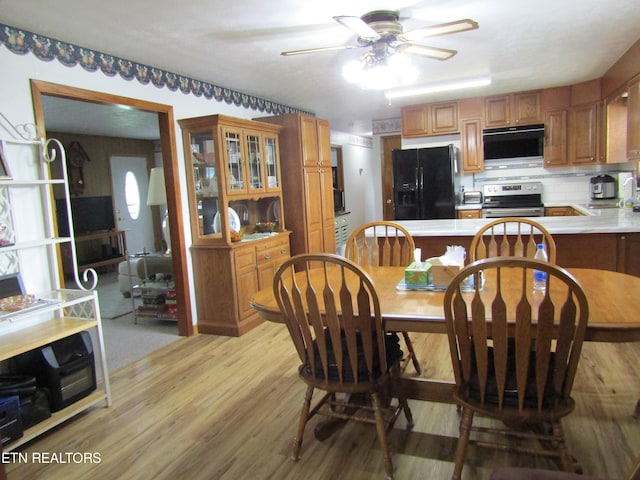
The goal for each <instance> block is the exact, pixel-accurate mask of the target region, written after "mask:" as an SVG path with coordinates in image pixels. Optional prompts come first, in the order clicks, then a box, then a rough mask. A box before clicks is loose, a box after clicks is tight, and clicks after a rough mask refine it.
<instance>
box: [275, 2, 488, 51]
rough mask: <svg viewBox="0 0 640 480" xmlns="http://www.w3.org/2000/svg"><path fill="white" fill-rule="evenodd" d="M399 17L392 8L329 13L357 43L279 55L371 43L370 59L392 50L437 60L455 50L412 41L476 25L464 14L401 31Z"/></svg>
mask: <svg viewBox="0 0 640 480" xmlns="http://www.w3.org/2000/svg"><path fill="white" fill-rule="evenodd" d="M399 18H400V17H399V14H398V12H396V11H392V10H376V11H373V12H369V13H366V14H364V15H363V16H362V17H353V16H337V17H333V19H334V20H336V21H337V22H338V23H340V24H342V25H344V26H345V27H347V28H349V29H350V30H352V31H353V32H355V33H356V34H357V35H358V39H357V44H353V45H337V46H333V47H319V48H307V49H303V50H290V51H287V52H282V53H281V55H284V56H290V55H301V54H306V53H316V52H326V51H332V50H350V49H353V48H362V47H371V51H370V53H369V54H367V56H369V57H370V58H371V60H370V61H375V60H376V59H380V58H385V57H388V56H390V55H392V54H393V53H407V54H411V55H419V56H423V57H429V58H435V59H437V60H447V59H449V58H451V57H453V56H454V55H455V54H456V53H458V52H457V50H450V49H447V48H438V47H429V46H426V45H419V44H416V43H413V42H414V41H416V40H421V39H424V38H429V37H435V36H439V35H448V34H451V33H458V32H465V31H467V30H475V29H476V28H478V23H477V22H475V21H474V20H470V19H468V18H467V19H464V20H457V21H455V22H449V23H441V24H438V25H432V26H429V27H422V28H418V29H415V30H410V31H408V32H403V28H402V24H401V23H400V22H399Z"/></svg>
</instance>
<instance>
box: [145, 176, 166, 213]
mask: <svg viewBox="0 0 640 480" xmlns="http://www.w3.org/2000/svg"><path fill="white" fill-rule="evenodd" d="M166 204H167V190H166V188H165V185H164V168H162V167H156V168H152V169H151V174H150V175H149V191H148V193H147V205H149V206H151V205H166Z"/></svg>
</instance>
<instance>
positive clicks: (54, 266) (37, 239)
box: [0, 117, 111, 451]
mask: <svg viewBox="0 0 640 480" xmlns="http://www.w3.org/2000/svg"><path fill="white" fill-rule="evenodd" d="M5 120H6V117H5ZM7 123H8V121H7ZM2 126H3V128H5V129H6V130H7V131H8V132H9V137H8V138H2V139H1V140H0V142H1V143H2V146H3V150H4V155H5V156H6V157H7V159H11V158H12V156H13V155H14V154H15V155H16V156H17V158H20V159H21V161H22V164H21V165H20V168H17V169H16V171H17V172H19V173H18V174H17V175H16V177H14V178H13V179H0V198H1V199H2V202H1V203H2V209H0V224H1V225H2V240H3V241H2V244H1V248H0V274H2V275H10V274H15V273H18V274H21V276H22V279H23V280H24V283H25V285H24V288H25V289H26V291H25V292H24V295H23V296H22V298H20V299H16V302H19V303H17V304H16V305H14V306H11V307H10V306H8V305H5V306H3V307H2V308H0V364H2V366H3V369H4V367H5V366H10V364H11V359H13V358H14V357H16V356H18V355H21V354H24V353H27V352H29V351H32V350H35V349H39V348H42V347H45V346H47V345H50V344H51V343H54V342H57V341H60V340H64V339H67V338H69V337H71V336H74V335H76V334H80V333H81V332H91V333H92V334H93V335H92V336H93V340H92V348H93V352H92V353H93V354H94V355H93V359H94V362H96V364H95V366H93V365H92V370H93V369H95V372H100V374H99V375H95V380H96V385H97V387H96V388H95V389H94V390H91V391H89V390H87V388H88V385H89V382H87V378H86V377H84V378H79V377H78V378H75V380H74V383H72V384H67V385H66V387H67V388H68V390H67V391H66V394H65V393H62V392H58V393H60V394H61V395H63V399H64V398H65V397H66V398H67V399H69V400H71V399H72V398H77V397H75V396H74V395H79V394H80V397H81V398H79V399H78V400H76V401H74V402H73V403H69V404H67V403H66V402H65V403H64V404H63V405H64V406H63V407H62V408H60V409H58V410H56V411H53V412H52V413H51V416H50V417H49V418H46V419H44V420H42V421H41V422H39V423H36V424H35V425H33V426H30V427H29V428H27V429H26V430H24V431H23V433H22V436H21V437H20V438H17V439H14V440H12V441H10V442H9V443H8V444H7V445H4V447H2V448H3V450H4V451H11V450H13V449H15V448H18V447H19V446H21V445H23V444H24V443H26V442H29V441H31V440H33V439H34V438H36V437H38V436H39V435H41V434H43V433H45V432H47V431H49V430H51V429H52V428H54V427H56V426H59V425H60V424H62V423H63V422H65V421H66V420H68V419H70V418H72V417H74V416H76V415H78V414H80V413H82V412H84V411H85V410H87V409H89V408H92V407H94V406H95V405H98V404H100V403H103V402H104V404H105V406H107V407H108V406H110V405H111V393H110V386H109V372H108V369H107V363H106V354H105V348H104V337H103V331H102V320H101V316H100V309H99V308H98V294H97V292H96V290H95V287H96V285H97V281H98V277H97V273H96V272H95V270H93V269H88V270H86V271H85V275H86V276H85V277H84V278H86V280H85V282H86V283H89V285H85V284H83V283H82V282H81V281H80V277H79V272H78V267H77V262H76V261H74V262H73V272H72V273H73V276H74V278H75V281H76V284H77V287H78V288H73V289H72V288H62V287H61V284H60V282H61V281H62V278H63V274H62V272H61V271H60V268H61V267H60V265H61V259H60V254H59V247H61V246H68V247H69V248H70V250H71V252H72V255H71V256H72V258H73V259H74V260H75V258H76V254H75V242H74V238H73V225H72V222H69V228H68V231H69V233H70V236H65V237H60V236H58V235H57V233H56V231H55V218H54V213H53V212H54V208H53V189H54V187H55V186H58V187H62V188H60V190H61V191H63V192H64V197H63V198H64V200H65V202H66V204H67V212H66V213H67V215H66V217H67V218H68V219H71V218H72V215H71V212H70V208H69V205H70V201H69V187H68V178H67V173H66V169H61V171H62V173H61V177H60V178H52V177H51V170H50V163H51V162H53V161H60V162H65V155H64V147H63V146H62V144H61V143H60V142H58V141H57V140H55V139H42V138H33V139H31V138H25V137H21V138H18V137H17V135H18V134H15V133H16V132H18V129H15V127H13V126H11V127H13V128H12V129H8V128H7V127H6V126H5V124H4V123H3V125H2ZM27 127H32V126H27ZM20 131H24V132H30V131H33V132H35V131H36V129H35V128H33V129H31V128H21V129H20ZM7 146H9V148H7ZM35 152H38V153H35ZM52 152H56V153H55V155H53V154H52ZM32 160H33V161H32ZM37 203H39V204H40V207H41V208H39V211H42V212H43V215H44V222H43V225H42V226H40V227H38V228H35V229H25V228H23V227H24V226H25V224H29V226H36V227H37V225H34V216H33V210H32V209H33V208H34V206H35V204H37ZM25 209H26V211H25ZM24 218H26V219H28V221H27V222H25V221H24V220H23V219H24ZM38 223H39V221H38ZM33 258H41V259H42V261H43V263H42V264H41V265H37V267H38V268H37V273H36V275H38V276H47V277H48V278H50V282H51V289H49V290H48V291H44V292H34V291H32V290H30V284H29V277H30V275H31V277H33V273H34V272H32V271H29V270H28V268H30V267H33V265H32V263H33ZM29 262H31V263H29ZM27 295H29V296H27ZM3 297H5V298H6V297H7V294H6V293H5V295H3ZM7 300H8V299H7ZM58 360H59V359H58ZM82 370H83V373H85V372H86V369H84V368H83V369H82ZM3 373H9V372H3ZM74 375H75V374H74ZM69 379H71V376H67V377H66V378H64V379H63V380H62V383H63V384H64V383H65V382H67V381H68V380H69ZM91 380H94V378H92V379H91ZM85 384H86V385H85ZM40 386H42V385H40ZM79 386H80V388H78V387H79ZM76 388H78V390H77V392H76V393H75V394H73V395H69V391H70V390H71V389H76ZM52 410H53V408H52Z"/></svg>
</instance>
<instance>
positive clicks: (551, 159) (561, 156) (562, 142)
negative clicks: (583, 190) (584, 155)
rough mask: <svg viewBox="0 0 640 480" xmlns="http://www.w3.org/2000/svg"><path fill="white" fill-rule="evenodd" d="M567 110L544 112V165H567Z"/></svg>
mask: <svg viewBox="0 0 640 480" xmlns="http://www.w3.org/2000/svg"><path fill="white" fill-rule="evenodd" d="M567 128H568V127H567V110H566V109H563V110H556V111H550V112H546V113H545V121H544V129H545V138H544V166H545V167H556V166H562V165H567V164H568V163H569V157H568V155H567Z"/></svg>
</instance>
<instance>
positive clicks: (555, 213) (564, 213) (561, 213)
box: [544, 206, 582, 217]
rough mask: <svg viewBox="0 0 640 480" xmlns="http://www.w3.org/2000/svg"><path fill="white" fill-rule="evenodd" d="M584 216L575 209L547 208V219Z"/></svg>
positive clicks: (563, 207)
mask: <svg viewBox="0 0 640 480" xmlns="http://www.w3.org/2000/svg"><path fill="white" fill-rule="evenodd" d="M580 215H582V214H581V213H580V212H579V211H577V210H576V209H575V208H573V207H569V206H561V207H545V209H544V216H545V217H577V216H580Z"/></svg>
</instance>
